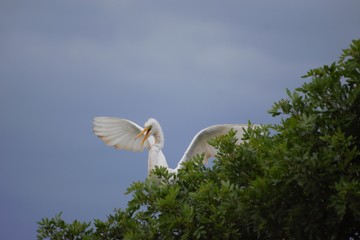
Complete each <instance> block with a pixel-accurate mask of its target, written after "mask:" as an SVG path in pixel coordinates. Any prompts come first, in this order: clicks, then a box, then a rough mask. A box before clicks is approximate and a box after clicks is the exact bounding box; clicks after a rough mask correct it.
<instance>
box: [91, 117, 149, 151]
mask: <svg viewBox="0 0 360 240" xmlns="http://www.w3.org/2000/svg"><path fill="white" fill-rule="evenodd" d="M93 130H94V133H95V135H96V136H98V137H99V138H100V139H101V140H103V141H104V142H105V143H106V144H107V145H109V146H113V147H115V148H118V149H123V150H129V151H134V152H141V151H143V150H144V148H145V147H146V148H147V149H149V148H150V146H151V145H152V144H154V142H155V139H154V137H152V136H150V137H149V138H148V139H147V140H146V141H145V142H144V144H143V145H141V141H142V138H136V137H137V135H138V134H139V133H140V132H141V131H142V130H143V128H142V127H140V126H139V125H137V124H136V123H134V122H132V121H130V120H127V119H122V118H114V117H96V118H94V128H93Z"/></svg>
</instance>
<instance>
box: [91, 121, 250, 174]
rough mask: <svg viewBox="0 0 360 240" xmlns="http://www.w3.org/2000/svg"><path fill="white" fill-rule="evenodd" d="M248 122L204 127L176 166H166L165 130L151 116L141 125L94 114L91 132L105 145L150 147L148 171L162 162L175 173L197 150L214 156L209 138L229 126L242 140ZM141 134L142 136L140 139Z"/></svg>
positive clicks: (121, 147) (217, 134)
mask: <svg viewBox="0 0 360 240" xmlns="http://www.w3.org/2000/svg"><path fill="white" fill-rule="evenodd" d="M247 127H248V125H247V124H223V125H215V126H211V127H207V128H205V129H203V130H201V131H200V132H198V134H196V135H195V137H194V138H193V140H192V141H191V143H190V145H189V146H188V148H187V150H186V151H185V153H184V155H183V157H182V158H181V160H180V161H179V163H178V165H177V167H176V168H175V169H171V168H169V167H168V164H167V162H166V159H165V156H164V154H163V153H162V149H163V147H164V134H163V132H162V129H161V126H160V124H159V123H158V121H156V120H155V119H153V118H150V119H149V120H148V121H147V122H146V123H145V125H144V128H142V127H140V126H139V125H137V124H136V123H134V122H132V121H130V120H127V119H122V118H114V117H96V118H94V129H93V130H94V133H95V135H97V136H98V137H99V138H100V139H101V140H103V141H104V142H105V143H106V144H107V145H109V146H113V147H115V148H118V149H123V150H131V151H134V152H141V151H143V150H144V149H145V148H147V149H148V150H149V155H148V175H149V174H150V172H151V170H152V169H154V168H155V166H163V167H165V168H167V169H168V171H169V172H173V173H176V172H177V171H178V170H179V169H180V168H182V166H183V165H182V163H183V162H185V161H188V160H190V159H191V158H193V157H194V156H196V155H197V154H203V153H204V154H205V155H204V162H205V163H206V162H207V161H208V159H209V158H210V157H214V156H215V154H216V149H215V148H214V147H213V146H211V145H210V144H208V141H209V140H210V139H212V138H215V137H217V136H220V135H224V134H227V133H228V132H229V131H230V130H231V129H233V130H235V131H237V132H236V138H237V139H238V142H239V141H240V140H241V138H242V136H243V134H244V129H246V128H247ZM141 138H142V139H141Z"/></svg>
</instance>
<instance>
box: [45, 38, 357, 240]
mask: <svg viewBox="0 0 360 240" xmlns="http://www.w3.org/2000/svg"><path fill="white" fill-rule="evenodd" d="M304 77H305V78H311V81H310V82H309V83H304V84H303V85H302V86H301V87H300V88H297V89H295V90H294V91H293V92H292V91H290V90H287V94H288V98H287V99H282V100H280V101H279V102H276V103H275V104H274V106H273V107H272V109H271V110H270V111H269V112H270V113H271V114H272V115H273V116H279V115H280V116H281V120H280V123H279V124H275V125H267V126H261V127H258V128H254V129H252V128H249V129H248V130H247V132H246V134H245V135H244V140H245V141H244V143H243V144H241V145H236V144H235V142H236V139H235V138H234V136H235V133H234V132H233V131H231V132H229V134H227V135H224V136H222V137H219V138H216V139H214V140H212V141H211V142H210V143H211V144H212V145H214V146H215V147H216V148H217V149H218V154H217V156H216V159H215V160H214V164H213V166H212V167H211V168H206V167H205V166H204V165H203V164H202V156H197V157H196V158H195V159H194V161H190V162H187V163H185V168H183V169H181V170H180V171H179V173H178V174H177V175H173V174H170V173H168V172H167V171H166V170H165V169H164V168H157V169H155V170H154V171H153V172H152V177H149V178H148V179H147V180H146V181H144V182H134V183H133V184H132V185H131V186H130V187H129V188H128V194H132V196H133V198H132V200H130V201H129V202H128V207H127V208H126V209H124V210H122V209H118V210H116V211H115V212H114V213H113V214H112V215H110V216H109V217H108V219H107V221H100V220H95V221H94V224H93V225H91V224H90V223H81V222H79V221H74V222H72V223H65V222H64V221H63V220H62V219H61V215H60V214H59V215H57V216H55V217H54V218H52V219H48V218H45V219H42V220H41V221H40V222H38V224H39V228H38V239H46V238H51V239H360V181H359V180H360V40H354V41H353V42H352V44H351V45H350V47H349V48H348V49H346V50H343V54H342V55H341V57H340V60H339V61H338V62H334V63H332V64H331V65H325V66H323V67H320V68H317V69H313V70H310V71H309V72H308V73H307V74H306V75H305V76H304ZM249 125H250V123H249Z"/></svg>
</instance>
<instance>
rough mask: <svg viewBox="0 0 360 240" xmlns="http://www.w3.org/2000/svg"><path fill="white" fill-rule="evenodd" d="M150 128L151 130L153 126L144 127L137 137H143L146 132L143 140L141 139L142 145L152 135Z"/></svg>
mask: <svg viewBox="0 0 360 240" xmlns="http://www.w3.org/2000/svg"><path fill="white" fill-rule="evenodd" d="M150 130H151V127H146V128H144V129H143V130H142V131H141V133H139V134H138V135H137V136H136V138H139V137H141V136H142V135H143V134H144V133H145V136H144V138H143V140H142V141H141V146H142V145H143V144H144V142H145V141H146V139H148V137H149V136H150Z"/></svg>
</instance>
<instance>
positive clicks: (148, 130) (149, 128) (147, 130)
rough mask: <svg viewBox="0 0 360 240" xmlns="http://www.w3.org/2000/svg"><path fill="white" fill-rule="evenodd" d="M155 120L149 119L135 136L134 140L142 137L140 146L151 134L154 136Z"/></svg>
mask: <svg viewBox="0 0 360 240" xmlns="http://www.w3.org/2000/svg"><path fill="white" fill-rule="evenodd" d="M156 123H157V122H156V120H155V119H153V118H150V119H149V120H148V121H147V122H146V123H145V124H144V129H143V130H142V131H141V132H140V133H139V134H138V135H137V136H136V138H139V137H141V136H143V137H144V138H143V140H142V141H141V145H143V144H144V142H145V141H146V139H148V138H149V137H150V136H151V135H152V134H154V130H155V129H154V128H155V127H156Z"/></svg>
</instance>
